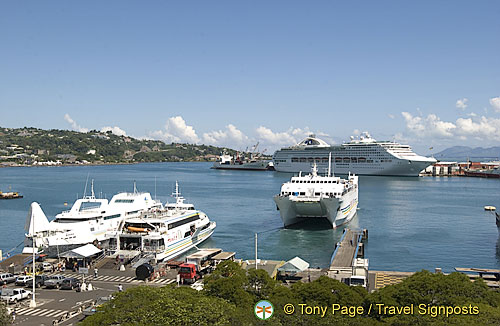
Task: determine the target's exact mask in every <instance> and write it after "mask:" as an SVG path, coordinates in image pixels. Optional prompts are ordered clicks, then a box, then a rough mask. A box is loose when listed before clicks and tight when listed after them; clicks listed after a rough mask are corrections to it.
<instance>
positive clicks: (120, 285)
mask: <svg viewBox="0 0 500 326" xmlns="http://www.w3.org/2000/svg"><path fill="white" fill-rule="evenodd" d="M118 292H123V286H122V284H121V283H120V284H118Z"/></svg>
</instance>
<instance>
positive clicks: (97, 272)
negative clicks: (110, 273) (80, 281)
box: [94, 267, 99, 278]
mask: <svg viewBox="0 0 500 326" xmlns="http://www.w3.org/2000/svg"><path fill="white" fill-rule="evenodd" d="M98 275H99V270H98V269H97V268H95V267H94V278H97V276H98Z"/></svg>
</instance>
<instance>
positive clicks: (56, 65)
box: [0, 1, 500, 153]
mask: <svg viewBox="0 0 500 326" xmlns="http://www.w3.org/2000/svg"><path fill="white" fill-rule="evenodd" d="M498 17H500V2H498V1H481V2H472V1H463V2H461V1H419V2H408V1H377V2H375V1H357V2H354V1H349V2H348V1H345V2H334V1H314V2H311V1H272V2H271V1H252V2H245V3H244V2H235V1H210V2H208V1H189V2H187V1H177V2H174V1H148V2H139V1H135V2H131V1H105V2H103V1H85V2H80V3H77V4H76V3H75V2H68V1H50V2H40V1H31V2H30V1H23V2H19V1H10V2H6V1H4V2H2V3H1V4H0V41H1V48H0V126H3V127H22V126H34V127H39V128H60V129H76V130H86V129H98V130H100V129H102V128H105V127H109V128H114V129H113V130H114V131H115V132H117V133H126V134H127V135H132V136H135V137H150V138H156V139H163V140H165V141H187V142H198V143H212V144H214V145H229V146H232V147H234V148H245V147H246V146H247V145H251V144H252V143H255V142H256V141H260V142H261V144H262V146H263V147H261V148H269V149H270V150H272V149H275V148H277V147H280V146H283V145H289V144H291V143H293V142H295V141H298V140H300V138H301V137H303V136H304V135H305V134H307V133H309V132H316V133H318V134H320V135H322V137H324V138H325V139H326V140H328V141H329V142H336V143H339V142H342V141H343V140H346V139H348V138H349V136H350V135H352V134H355V133H358V132H359V131H369V132H370V133H371V134H372V135H373V136H374V137H375V138H379V139H396V140H399V141H401V142H406V143H409V144H410V145H412V146H413V147H414V148H415V149H417V150H419V151H421V152H423V153H427V152H428V150H427V149H428V147H430V146H433V147H434V148H437V149H439V148H441V149H442V148H445V147H448V146H451V145H471V146H478V145H479V146H493V145H498V144H499V143H500V19H499V18H498Z"/></svg>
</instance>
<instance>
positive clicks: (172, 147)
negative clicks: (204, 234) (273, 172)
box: [0, 127, 235, 165]
mask: <svg viewBox="0 0 500 326" xmlns="http://www.w3.org/2000/svg"><path fill="white" fill-rule="evenodd" d="M223 151H225V152H227V153H229V154H234V153H235V151H234V150H231V149H228V148H220V147H215V146H206V145H195V144H178V143H171V144H166V143H164V142H163V141H159V140H145V139H135V138H132V137H128V136H117V135H114V134H113V133H111V131H109V132H106V133H103V132H99V131H96V130H93V131H89V132H87V133H81V132H76V131H69V130H56V129H52V130H43V129H37V128H26V127H25V128H1V127H0V162H3V163H4V165H5V164H11V165H12V164H25V165H45V164H104V163H134V162H170V161H210V160H214V159H215V158H216V156H218V155H220V153H221V152H223Z"/></svg>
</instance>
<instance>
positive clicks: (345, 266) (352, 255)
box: [328, 229, 368, 281]
mask: <svg viewBox="0 0 500 326" xmlns="http://www.w3.org/2000/svg"><path fill="white" fill-rule="evenodd" d="M367 238H368V231H367V230H366V229H365V230H351V229H345V230H344V234H342V237H341V238H340V241H339V242H338V243H337V244H336V246H335V251H334V252H333V255H332V259H331V260H330V268H329V269H328V276H329V277H331V278H334V279H336V280H339V281H345V280H346V279H348V278H350V277H351V276H353V275H358V276H359V275H360V274H364V272H363V271H361V270H360V269H363V270H365V269H366V275H365V276H367V275H368V260H365V259H362V258H364V241H365V240H366V239H367ZM359 258H361V259H359ZM365 265H366V266H365ZM361 276H363V275H361Z"/></svg>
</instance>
